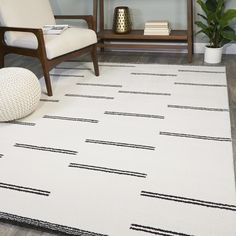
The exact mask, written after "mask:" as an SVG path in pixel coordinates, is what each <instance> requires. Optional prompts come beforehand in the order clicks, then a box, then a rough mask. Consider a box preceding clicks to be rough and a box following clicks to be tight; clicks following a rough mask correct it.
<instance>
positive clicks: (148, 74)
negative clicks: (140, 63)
mask: <svg viewBox="0 0 236 236" xmlns="http://www.w3.org/2000/svg"><path fill="white" fill-rule="evenodd" d="M131 75H147V76H162V77H167V76H168V77H169V76H170V77H176V76H177V74H157V73H134V72H133V73H131Z"/></svg>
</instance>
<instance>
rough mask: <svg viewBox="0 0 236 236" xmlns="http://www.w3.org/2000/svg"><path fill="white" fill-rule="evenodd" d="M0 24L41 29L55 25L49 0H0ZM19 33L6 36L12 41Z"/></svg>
mask: <svg viewBox="0 0 236 236" xmlns="http://www.w3.org/2000/svg"><path fill="white" fill-rule="evenodd" d="M0 24H1V26H8V27H26V28H42V27H43V26H44V25H47V24H56V23H55V18H54V15H53V11H52V8H51V5H50V2H49V0H0ZM17 36H20V34H19V33H9V34H7V41H8V42H10V41H13V40H14V39H15V38H16V37H17Z"/></svg>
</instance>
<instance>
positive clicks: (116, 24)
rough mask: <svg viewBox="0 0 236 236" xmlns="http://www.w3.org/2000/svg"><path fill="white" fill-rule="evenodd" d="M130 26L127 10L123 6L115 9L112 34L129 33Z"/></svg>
mask: <svg viewBox="0 0 236 236" xmlns="http://www.w3.org/2000/svg"><path fill="white" fill-rule="evenodd" d="M131 25H132V24H131V19H130V14H129V8H128V7H124V6H120V7H116V8H115V10H114V17H113V28H112V29H113V32H114V33H117V34H126V33H129V32H130V31H131Z"/></svg>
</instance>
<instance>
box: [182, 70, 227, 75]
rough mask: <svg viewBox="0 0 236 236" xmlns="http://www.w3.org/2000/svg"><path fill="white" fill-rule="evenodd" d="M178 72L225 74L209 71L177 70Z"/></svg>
mask: <svg viewBox="0 0 236 236" xmlns="http://www.w3.org/2000/svg"><path fill="white" fill-rule="evenodd" d="M178 71H179V72H193V73H207V74H225V72H223V71H210V70H178Z"/></svg>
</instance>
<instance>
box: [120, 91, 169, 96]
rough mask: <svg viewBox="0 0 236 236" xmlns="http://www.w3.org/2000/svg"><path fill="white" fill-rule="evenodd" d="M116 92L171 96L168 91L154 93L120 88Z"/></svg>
mask: <svg viewBox="0 0 236 236" xmlns="http://www.w3.org/2000/svg"><path fill="white" fill-rule="evenodd" d="M118 93H125V94H135V95H136V94H137V95H155V96H171V94H170V93H154V92H142V91H127V90H120V91H118Z"/></svg>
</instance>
